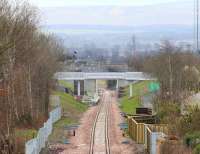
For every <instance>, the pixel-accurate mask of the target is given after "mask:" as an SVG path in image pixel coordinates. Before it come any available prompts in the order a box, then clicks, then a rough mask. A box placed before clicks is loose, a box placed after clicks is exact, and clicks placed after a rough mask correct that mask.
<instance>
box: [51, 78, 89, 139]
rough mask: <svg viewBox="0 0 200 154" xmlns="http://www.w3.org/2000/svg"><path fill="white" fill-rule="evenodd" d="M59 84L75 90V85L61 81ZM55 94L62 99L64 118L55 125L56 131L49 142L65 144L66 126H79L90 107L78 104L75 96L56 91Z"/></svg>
mask: <svg viewBox="0 0 200 154" xmlns="http://www.w3.org/2000/svg"><path fill="white" fill-rule="evenodd" d="M59 84H61V85H62V86H64V87H66V88H69V89H71V88H73V84H71V83H69V82H66V81H59ZM53 94H54V95H57V96H59V97H60V101H61V107H62V111H63V117H62V118H61V119H60V120H59V121H58V122H56V123H55V124H54V130H53V133H52V134H51V135H50V137H49V141H53V142H63V140H64V138H67V136H66V135H65V132H64V126H67V125H71V124H78V123H79V119H80V117H81V115H82V114H83V113H84V112H85V111H86V110H87V108H88V106H87V105H86V104H83V103H81V102H78V101H77V100H75V99H74V97H73V96H71V95H70V94H67V93H65V92H60V91H55V92H53Z"/></svg>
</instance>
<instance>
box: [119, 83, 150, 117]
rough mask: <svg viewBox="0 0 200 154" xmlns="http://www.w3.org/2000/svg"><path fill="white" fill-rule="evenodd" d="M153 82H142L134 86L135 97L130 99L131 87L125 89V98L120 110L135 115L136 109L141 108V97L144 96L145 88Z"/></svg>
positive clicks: (122, 100)
mask: <svg viewBox="0 0 200 154" xmlns="http://www.w3.org/2000/svg"><path fill="white" fill-rule="evenodd" d="M150 82H151V81H141V82H138V83H135V84H133V90H132V92H133V94H132V96H133V97H131V98H130V97H129V87H126V88H125V96H124V97H122V98H121V99H120V104H121V105H120V108H121V110H122V111H123V112H125V113H128V114H135V112H136V108H137V107H140V104H141V101H140V96H142V95H144V94H145V93H146V92H145V87H147V85H148V84H149V83H150Z"/></svg>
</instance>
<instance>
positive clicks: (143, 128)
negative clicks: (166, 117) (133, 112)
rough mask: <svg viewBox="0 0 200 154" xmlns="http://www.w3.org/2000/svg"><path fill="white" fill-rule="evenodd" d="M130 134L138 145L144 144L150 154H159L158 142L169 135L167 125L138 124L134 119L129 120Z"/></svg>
mask: <svg viewBox="0 0 200 154" xmlns="http://www.w3.org/2000/svg"><path fill="white" fill-rule="evenodd" d="M128 132H129V135H130V136H131V138H132V139H133V140H135V141H136V143H138V144H144V145H145V148H146V151H147V152H148V153H149V154H156V153H157V140H158V139H159V138H160V137H164V136H166V135H165V134H168V129H167V125H162V124H161V125H156V124H145V123H138V122H137V121H136V120H135V119H134V118H132V117H129V118H128Z"/></svg>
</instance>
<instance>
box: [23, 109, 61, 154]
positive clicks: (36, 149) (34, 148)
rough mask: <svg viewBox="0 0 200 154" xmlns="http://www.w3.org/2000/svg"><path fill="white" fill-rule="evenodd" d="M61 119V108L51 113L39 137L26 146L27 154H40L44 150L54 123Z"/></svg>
mask: <svg viewBox="0 0 200 154" xmlns="http://www.w3.org/2000/svg"><path fill="white" fill-rule="evenodd" d="M60 118H61V107H58V108H56V109H54V110H53V111H51V112H50V114H49V119H48V120H47V122H45V123H44V126H43V127H42V128H40V129H39V131H38V134H37V137H36V138H34V139H32V140H29V141H28V142H26V144H25V153H26V154H39V153H40V151H41V150H42V148H44V147H45V144H46V141H47V139H48V136H49V135H50V134H51V133H52V128H53V123H55V122H56V121H58V120H59V119H60Z"/></svg>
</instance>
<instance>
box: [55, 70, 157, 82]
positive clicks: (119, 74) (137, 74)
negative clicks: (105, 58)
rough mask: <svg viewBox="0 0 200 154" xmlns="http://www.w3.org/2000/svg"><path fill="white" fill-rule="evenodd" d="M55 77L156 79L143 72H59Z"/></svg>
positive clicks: (61, 78)
mask: <svg viewBox="0 0 200 154" xmlns="http://www.w3.org/2000/svg"><path fill="white" fill-rule="evenodd" d="M55 78H56V79H58V80H87V79H94V80H120V79H122V80H155V79H154V78H152V77H151V76H150V75H147V74H145V73H143V72H96V73H88V72H58V73H56V74H55Z"/></svg>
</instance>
